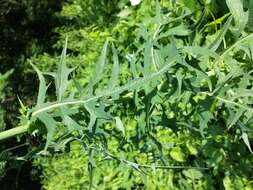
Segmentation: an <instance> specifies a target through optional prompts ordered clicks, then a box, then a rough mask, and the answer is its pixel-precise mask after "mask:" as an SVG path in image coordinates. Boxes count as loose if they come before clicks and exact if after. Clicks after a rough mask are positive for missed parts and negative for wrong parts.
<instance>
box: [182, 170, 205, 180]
mask: <svg viewBox="0 0 253 190" xmlns="http://www.w3.org/2000/svg"><path fill="white" fill-rule="evenodd" d="M183 174H184V175H185V177H188V178H190V179H201V178H202V177H203V174H202V173H201V171H199V170H196V169H188V170H184V171H183Z"/></svg>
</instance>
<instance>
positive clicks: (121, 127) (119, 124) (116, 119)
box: [115, 117, 125, 136]
mask: <svg viewBox="0 0 253 190" xmlns="http://www.w3.org/2000/svg"><path fill="white" fill-rule="evenodd" d="M115 121H116V127H117V128H118V129H119V130H120V131H121V132H122V133H123V135H124V136H125V128H124V125H123V123H122V121H121V119H120V118H119V117H115Z"/></svg>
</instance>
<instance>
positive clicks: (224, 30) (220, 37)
mask: <svg viewBox="0 0 253 190" xmlns="http://www.w3.org/2000/svg"><path fill="white" fill-rule="evenodd" d="M231 21H232V17H231V16H230V17H228V20H227V21H226V23H225V25H224V26H223V28H222V30H221V32H220V33H219V35H218V36H217V38H216V39H215V40H214V41H213V42H212V43H211V44H210V45H209V47H208V49H211V50H212V51H216V50H217V49H218V47H219V46H220V44H221V42H222V40H223V39H224V37H225V35H226V33H227V31H228V29H229V27H230V26H231Z"/></svg>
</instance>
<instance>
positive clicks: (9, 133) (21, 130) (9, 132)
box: [0, 125, 29, 141]
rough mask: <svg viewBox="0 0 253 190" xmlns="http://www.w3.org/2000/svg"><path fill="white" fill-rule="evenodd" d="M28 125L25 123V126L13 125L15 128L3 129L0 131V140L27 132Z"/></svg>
mask: <svg viewBox="0 0 253 190" xmlns="http://www.w3.org/2000/svg"><path fill="white" fill-rule="evenodd" d="M28 127H29V126H28V125H25V126H20V127H15V128H12V129H9V130H6V131H3V132H1V133H0V141H3V140H5V139H8V138H10V137H14V136H17V135H20V134H22V133H25V132H27V130H28Z"/></svg>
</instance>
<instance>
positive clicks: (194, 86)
mask: <svg viewBox="0 0 253 190" xmlns="http://www.w3.org/2000/svg"><path fill="white" fill-rule="evenodd" d="M42 2H43V1H42ZM42 2H41V5H40V3H38V4H39V5H40V6H39V5H34V4H31V2H29V1H27V3H24V5H26V6H27V11H28V10H29V11H30V12H29V11H28V13H30V14H28V15H30V16H31V18H34V17H35V18H36V15H34V14H31V13H32V12H33V11H31V7H37V8H38V9H39V10H41V9H42V8H41V6H42V7H43V6H49V7H51V6H52V5H49V4H47V3H45V4H43V3H42ZM29 3H30V4H29ZM159 4H160V6H158V5H157V4H156V1H147V0H143V2H142V3H141V4H140V5H138V6H136V7H131V6H130V3H129V2H128V1H119V2H118V3H115V2H114V1H99V2H98V3H97V4H94V3H93V1H89V0H87V1H86V0H85V1H81V0H80V1H68V2H64V3H63V7H62V8H61V11H60V12H59V14H57V19H56V20H58V21H59V23H58V21H52V23H53V27H52V31H51V30H48V31H50V32H53V34H54V36H55V37H51V34H52V33H50V32H49V33H48V35H49V36H50V37H49V38H48V39H47V40H49V41H50V42H52V43H51V44H49V45H48V44H47V43H44V42H43V43H37V44H35V45H34V46H32V47H33V48H32V50H33V52H32V53H31V54H25V53H21V55H23V54H24V55H25V57H30V56H31V55H32V56H31V57H30V61H31V62H32V63H33V64H34V65H33V67H34V68H35V70H36V71H37V73H38V75H39V79H40V87H39V94H38V99H37V103H36V104H35V103H34V102H36V101H35V97H34V96H30V95H27V98H28V97H29V99H31V100H32V102H31V103H30V104H29V102H27V101H25V102H26V103H25V105H28V106H27V107H26V108H25V107H23V108H22V109H21V113H22V120H21V124H24V123H25V124H27V122H28V123H29V125H30V131H31V132H33V134H36V137H37V135H39V134H40V135H42V136H44V137H45V138H44V139H46V148H47V151H45V149H44V151H42V152H39V151H41V150H43V146H40V144H41V143H43V142H45V141H44V140H43V139H42V140H41V141H40V142H39V145H38V144H37V145H36V146H29V148H28V150H29V151H31V150H35V152H36V153H37V154H31V155H29V156H30V157H32V158H33V164H34V168H38V170H37V171H36V170H32V171H33V172H34V173H36V172H38V171H41V173H42V174H41V175H40V174H37V177H38V176H39V175H40V176H39V179H41V183H42V186H43V188H44V189H84V188H87V187H89V186H90V187H93V188H94V189H143V188H145V187H147V188H148V189H226V190H228V189H238V190H239V189H252V176H251V173H252V166H251V163H252V159H253V158H252V154H251V152H252V150H251V146H250V144H251V142H252V105H251V101H252V99H251V96H250V95H251V91H252V74H251V73H252V72H251V71H252V65H251V63H252V55H251V50H252V47H251V46H252V45H251V43H252V40H253V36H252V34H251V28H252V22H251V17H250V15H251V14H252V5H251V2H250V1H240V0H237V1H231V0H226V1H215V0H212V1H193V0H192V1H184V0H181V1H160V2H159ZM28 8H30V9H28ZM42 10H43V9H42ZM49 10H51V9H49ZM52 13H54V11H53V10H52V12H51V13H50V14H52ZM54 14H55V13H54ZM54 14H53V15H54ZM52 17H53V16H52ZM39 18H41V17H39ZM32 20H33V19H32ZM35 20H36V19H35ZM56 25H57V26H56ZM4 26H5V27H6V26H7V25H4ZM28 28H29V27H28ZM48 31H47V32H48ZM56 37H57V38H56ZM66 37H67V38H68V45H67V47H66V46H65V50H67V52H68V54H67V57H65V56H66V55H65V52H64V51H63V53H62V55H61V63H60V64H59V66H58V67H57V65H58V62H59V60H60V56H58V55H59V51H60V49H61V47H62V44H63V43H64V40H65V39H66ZM37 38H38V40H39V39H41V37H36V39H37ZM47 40H46V41H47ZM106 40H109V41H107V42H109V43H108V44H107V43H105V44H104V42H105V41H106ZM26 41H27V39H24V42H26ZM39 44H42V45H41V46H40V45H39ZM46 44H47V45H46ZM103 44H104V46H103ZM112 44H114V46H115V47H116V48H114V46H113V45H112ZM102 46H103V49H102ZM26 49H28V50H29V48H26ZM34 49H35V50H34ZM101 49H102V52H101V51H100V50H101ZM100 52H101V56H100V58H99V55H100ZM7 55H8V54H7ZM17 59H18V60H23V62H22V64H21V65H20V66H18V68H20V67H21V68H22V69H23V70H22V71H23V72H24V74H25V76H33V77H34V70H33V69H32V67H31V66H30V65H29V61H26V59H24V58H20V57H18V58H17ZM6 60H7V59H6ZM97 60H99V61H98V64H97V65H98V66H95V64H94V63H95V62H96V61H97ZM118 60H119V62H118ZM173 60H174V61H173ZM65 61H66V63H65ZM171 61H172V62H173V63H171ZM168 63H171V64H172V65H171V67H169V68H168V67H166V64H168ZM66 64H67V65H66ZM67 66H69V67H72V68H75V67H76V69H75V71H74V72H73V73H72V76H74V79H75V82H70V83H69V78H70V77H69V73H68V71H70V70H68V67H67ZM103 67H104V70H103V69H102V68H103ZM4 68H8V69H10V68H12V67H6V66H5V67H4ZM14 68H15V70H14V72H15V71H17V69H16V67H14ZM37 68H38V69H37ZM118 68H120V72H119V71H118ZM94 69H95V74H92V73H93V72H92V71H93V70H94ZM40 70H42V71H43V72H45V73H46V72H51V71H53V70H56V73H55V74H53V73H46V74H47V76H46V78H44V77H43V75H42V74H45V73H41V72H40ZM162 71H163V72H164V71H166V72H165V74H164V75H163V76H161V74H160V73H163V72H162ZM111 72H112V74H111ZM48 75H51V76H53V78H54V80H55V87H53V85H50V86H49V88H48V94H47V96H46V97H45V98H42V97H44V95H45V91H46V85H45V83H46V82H49V81H51V83H53V82H54V80H52V78H50V76H48ZM117 75H119V76H118V77H117ZM4 76H5V75H4ZM15 76H16V75H15ZM112 76H114V77H112ZM152 76H159V77H158V78H155V77H152ZM142 77H144V78H142ZM3 78H4V80H6V79H5V78H6V77H3ZM90 78H91V80H90ZM142 79H145V84H144V83H142V85H139V83H138V81H142ZM59 81H60V82H59ZM135 81H137V85H132V84H134V82H135ZM108 82H109V85H108V86H107V84H108ZM77 83H78V84H79V85H78V84H77ZM67 84H69V85H67ZM124 84H126V86H124ZM85 85H86V87H88V88H84V89H83V88H82V87H83V86H85ZM110 85H111V86H110ZM106 87H107V88H108V87H110V88H111V89H106ZM130 87H131V88H130ZM114 88H115V89H116V90H117V89H125V90H119V92H118V93H115V94H111V92H112V91H113V90H112V89H114ZM0 89H1V88H0ZM30 90H32V89H31V88H28V91H30ZM55 90H56V97H55V95H54V91H55ZM82 91H85V92H86V94H88V96H86V94H84V95H82ZM25 92H26V90H24V91H23V92H22V93H21V94H23V96H22V100H23V99H24V100H25V99H26V93H25ZM71 92H72V93H71ZM14 94H15V93H14ZM108 94H109V95H108ZM96 96H99V97H101V98H97V99H96V100H95V102H92V101H91V102H90V103H89V104H88V103H87V104H84V105H82V104H81V105H80V107H75V106H71V105H66V106H62V107H59V108H60V109H55V110H51V112H42V113H41V114H37V115H36V114H34V113H36V112H38V111H40V110H41V109H43V108H44V107H47V105H48V104H49V105H51V104H52V105H53V104H54V101H53V100H54V99H56V101H57V102H58V103H64V102H67V101H76V100H82V101H85V100H86V99H87V98H93V97H96ZM32 97H33V98H32ZM31 104H32V105H34V106H33V108H32V109H28V107H31V106H30V105H31ZM27 111H28V113H30V114H31V115H32V117H31V118H29V114H26V112H27ZM45 128H47V134H46V133H43V131H45V130H44V129H45ZM37 129H38V130H39V132H40V133H38V131H37ZM53 129H55V130H53ZM43 134H44V135H43ZM29 144H30V142H29ZM29 151H28V152H29ZM42 153H43V154H45V153H47V155H46V156H43V155H41V154H42ZM29 159H30V158H29ZM1 163H2V162H1ZM5 164H6V162H4V163H3V164H2V165H3V167H4V165H5ZM158 166H159V167H164V168H165V169H161V168H159V167H158ZM173 166H174V168H173ZM171 167H172V168H171ZM35 176H36V175H35ZM62 179H65V180H64V181H63V180H62Z"/></svg>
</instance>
